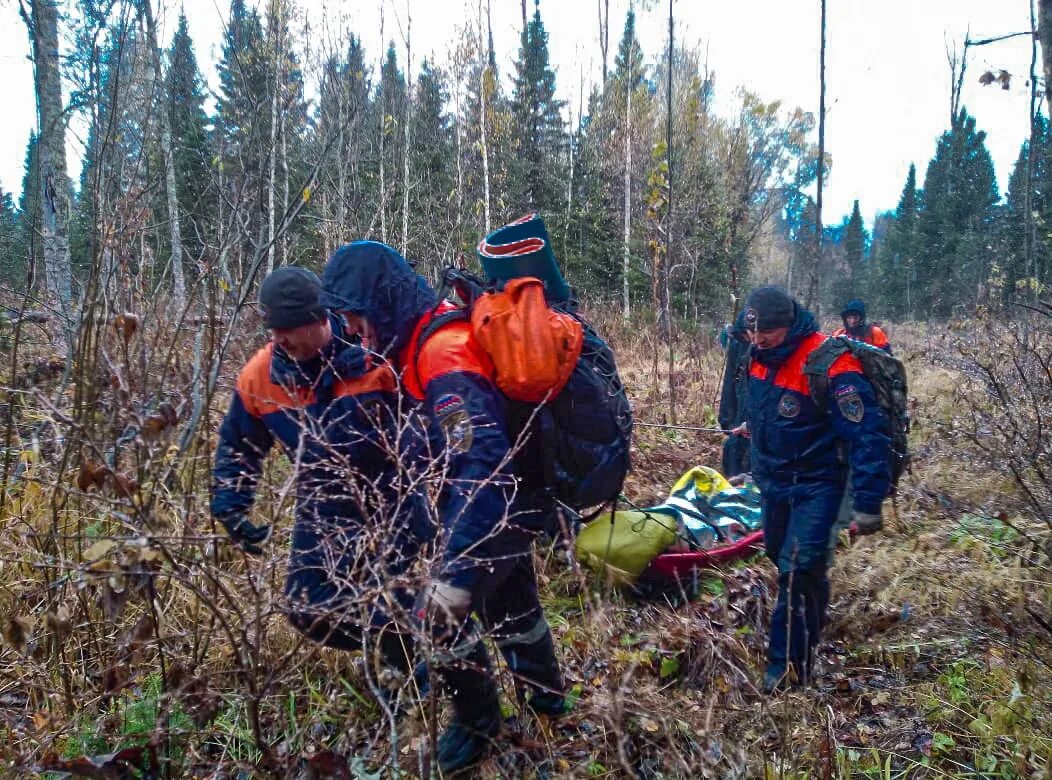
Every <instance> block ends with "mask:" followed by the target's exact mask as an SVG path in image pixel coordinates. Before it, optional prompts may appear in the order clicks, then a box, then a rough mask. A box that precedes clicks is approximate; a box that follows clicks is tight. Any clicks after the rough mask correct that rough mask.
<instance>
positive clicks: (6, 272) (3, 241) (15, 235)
mask: <svg viewBox="0 0 1052 780" xmlns="http://www.w3.org/2000/svg"><path fill="white" fill-rule="evenodd" d="M25 253H26V247H25V242H24V241H23V233H22V230H21V227H20V225H19V214H18V209H17V208H15V201H14V198H12V197H11V193H10V192H4V190H3V188H2V187H0V280H2V281H3V284H4V285H5V286H7V287H10V288H13V289H18V288H20V287H22V285H23V284H24V282H25Z"/></svg>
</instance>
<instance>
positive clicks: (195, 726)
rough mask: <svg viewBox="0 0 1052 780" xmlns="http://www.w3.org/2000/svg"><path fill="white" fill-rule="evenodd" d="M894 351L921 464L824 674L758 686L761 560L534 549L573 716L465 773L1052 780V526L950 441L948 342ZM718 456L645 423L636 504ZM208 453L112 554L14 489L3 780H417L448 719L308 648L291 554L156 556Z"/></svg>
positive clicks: (83, 526)
mask: <svg viewBox="0 0 1052 780" xmlns="http://www.w3.org/2000/svg"><path fill="white" fill-rule="evenodd" d="M892 336H893V339H894V340H895V343H896V346H897V347H898V348H899V353H900V354H901V355H902V356H903V357H904V359H905V360H906V363H907V366H908V368H909V371H910V377H911V397H912V398H913V399H914V428H913V440H912V446H913V450H914V453H915V461H914V464H913V469H912V473H910V474H908V475H906V476H905V477H904V479H903V484H902V485H901V488H900V492H899V495H898V498H897V500H896V502H895V507H894V508H893V509H892V508H891V507H890V506H889V507H888V512H887V521H886V525H885V531H884V532H883V533H882V534H881V535H879V536H876V537H870V538H865V539H862V540H860V541H858V542H857V543H855V544H854V545H853V546H850V547H845V548H843V549H841V550H839V551H838V553H837V555H836V562H835V565H834V567H833V569H832V573H831V578H832V583H833V598H832V603H831V606H830V623H829V626H828V629H827V631H826V635H825V638H824V642H823V644H822V646H821V651H820V652H821V657H820V661H819V669H818V672H819V675H818V680H817V683H816V685H815V686H814V687H813V688H810V689H807V690H801V691H794V692H791V693H787V694H784V695H780V696H776V697H765V696H763V695H761V694H760V693H759V692H758V690H757V683H758V680H759V678H760V675H761V673H762V670H763V653H764V647H765V641H766V640H765V638H766V630H767V621H768V617H769V612H770V608H771V604H772V602H773V571H772V567H771V566H770V565H769V564H768V563H767V562H766V561H765V560H764V559H762V558H757V559H754V560H753V561H750V562H746V563H743V564H740V565H736V566H734V567H732V568H730V569H729V570H727V571H722V572H713V573H711V574H710V575H706V576H704V577H702V578H701V580H700V582H699V587H698V589H697V590H698V592H697V593H696V594H692V595H691V597H690V598H684V597H683V595H684V594H680V595H679V596H678V597H675V598H670V597H654V598H650V599H640V598H634V597H632V596H630V595H628V594H625V593H622V592H619V591H617V590H612V589H610V588H608V587H606V586H605V585H604V584H603V583H602V582H599V581H597V580H596V579H594V578H593V577H592V576H591V575H589V574H588V573H587V572H585V573H583V574H582V573H581V572H580V571H578V570H577V569H576V568H574V567H572V566H570V565H568V564H567V562H566V560H565V557H564V556H563V555H562V554H560V553H558V552H556V551H554V550H551V549H542V550H539V552H538V564H539V570H540V577H541V585H542V597H543V602H544V605H545V608H546V611H547V614H548V616H549V620H550V622H551V624H552V626H553V630H554V632H555V634H556V638H557V642H558V647H559V655H560V657H561V660H562V662H563V664H564V670H565V673H566V676H567V678H568V683H569V684H570V685H571V686H572V691H573V693H572V697H571V698H572V699H573V708H572V710H571V711H570V712H569V713H568V714H567V715H566V716H565V717H563V718H561V719H559V720H557V721H548V720H547V719H546V718H540V719H537V718H533V717H527V716H526V715H525V714H524V713H519V712H517V711H516V708H515V705H514V702H513V697H512V696H507V697H506V714H507V715H508V716H509V721H508V724H507V728H506V729H505V732H504V738H503V739H502V740H501V742H500V745H499V749H498V750H496V751H494V754H493V756H492V757H491V758H489V759H488V760H487V761H486V762H485V763H484V764H483V765H481V766H480V767H479V769H478V770H477V776H480V777H487V778H488V777H509V778H512V777H634V776H635V777H645V778H680V777H699V776H700V777H750V778H751V777H765V778H774V777H779V778H810V777H819V778H832V777H856V776H857V777H879V778H900V777H901V778H905V777H911V778H913V777H933V778H934V777H962V778H963V777H996V778H1016V777H1018V778H1034V779H1036V778H1050V777H1052V768H1050V767H1052V633H1050V631H1049V628H1048V626H1047V625H1042V621H1045V622H1046V624H1047V621H1048V618H1049V616H1050V615H1052V589H1050V582H1052V578H1050V569H1049V566H1050V562H1049V560H1048V558H1047V550H1048V549H1049V545H1048V538H1049V534H1050V529H1049V528H1048V527H1046V526H1044V525H1043V524H1039V523H1037V522H1035V521H1033V520H1028V519H1027V517H1026V515H1025V513H1017V512H1016V507H1018V506H1020V504H1019V503H1018V502H1017V501H1015V500H1014V499H1013V494H1014V492H1015V491H1016V490H1017V488H1016V486H1015V485H1014V484H1013V482H1012V481H1011V479H1010V478H1009V477H1008V476H1007V475H1006V474H1004V473H1001V472H997V471H995V470H991V469H989V468H986V467H983V466H981V465H980V461H979V460H978V459H977V458H975V457H973V450H972V449H971V446H972V444H971V442H970V441H969V440H967V438H966V437H964V436H963V434H962V435H961V436H960V437H959V438H957V437H955V434H954V430H956V428H955V423H954V421H955V419H956V417H958V416H959V415H961V414H962V410H963V409H964V408H965V407H964V406H963V401H962V398H961V396H960V389H961V387H962V384H964V382H963V380H962V376H961V375H959V374H958V373H957V372H956V371H955V370H954V369H953V368H951V367H948V365H950V363H952V361H944V360H940V359H939V358H938V356H939V353H938V350H939V346H938V344H939V343H941V342H939V339H946V338H951V337H952V336H951V334H947V333H940V334H938V339H936V338H933V334H932V332H931V331H930V330H928V329H922V328H919V327H917V328H901V329H892ZM614 343H615V346H616V347H617V350H618V356H619V362H620V365H621V368H622V373H623V376H624V378H625V381H626V384H627V386H628V389H629V392H630V395H631V397H632V400H633V403H634V407H635V410H636V415H637V419H638V420H641V421H646V422H658V423H662V422H670V421H671V419H672V412H671V409H670V405H669V401H668V398H669V395H668V390H667V379H668V377H667V368H668V366H667V358H666V357H663V355H665V354H666V353H665V352H664V351H663V348H662V347H661V345H660V343H658V342H656V341H650V340H648V339H647V338H646V337H642V336H633V337H631V338H628V337H621V338H619V337H617V336H615V337H614ZM249 351H250V350H249ZM234 362H236V360H234ZM721 363H722V356H721V354H720V352H719V351H718V348H716V347H715V346H714V344H713V339H712V337H711V335H708V334H697V335H695V336H694V337H693V338H691V337H688V336H687V335H686V334H684V335H683V336H682V337H681V338H680V347H679V348H678V352H677V356H676V361H675V364H674V380H675V385H676V397H677V402H678V403H677V409H676V419H677V421H678V422H680V423H683V424H693V425H711V424H713V422H714V415H713V406H714V403H715V401H716V398H717V389H718V386H719V380H720V371H721V368H722V366H721ZM231 370H232V371H233V368H231ZM40 414H43V412H40ZM720 443H721V442H720V439H719V437H713V436H712V435H709V434H702V433H692V432H689V431H677V430H674V429H661V428H643V427H640V428H637V433H636V442H635V453H634V455H635V460H634V470H633V473H632V474H631V476H630V478H629V480H628V483H627V485H626V488H625V491H626V495H627V496H628V497H629V498H630V499H631V500H633V501H634V502H636V503H638V504H641V505H647V504H650V503H654V502H656V501H657V500H659V499H661V498H663V497H664V495H665V494H666V493H667V490H668V488H669V486H670V485H671V484H672V482H673V481H674V479H675V478H676V477H678V476H679V475H680V474H682V473H683V472H684V471H686V470H687V469H688V468H690V467H692V466H694V465H699V464H700V465H713V466H717V465H718V463H719V447H720ZM162 449H163V448H162ZM166 457H170V450H169V451H168V455H167V456H166ZM207 462H208V454H207V453H202V454H200V455H198V456H196V457H195V458H188V459H187V461H186V462H185V463H182V464H177V465H178V469H177V471H178V473H179V474H180V476H181V478H183V479H184V480H187V481H188V483H189V484H193V485H194V486H195V488H194V490H195V491H196V492H195V494H194V495H193V496H182V495H167V494H161V495H160V497H159V498H157V499H156V501H157V502H158V503H159V504H163V505H164V506H165V507H166V511H168V512H169V514H170V517H171V519H169V520H168V521H167V524H166V525H165V527H164V532H163V533H162V532H159V531H157V530H156V529H154V531H153V533H152V535H151V539H150V540H149V541H137V539H138V538H141V534H134V533H131V532H126V533H125V536H126V538H122V539H117V540H116V541H115V540H114V534H113V532H112V529H113V528H117V527H120V528H125V529H126V528H127V527H128V522H127V517H126V513H127V511H128V509H127V507H126V506H124V505H122V504H121V500H120V497H119V496H117V497H115V498H114V499H112V501H111V502H110V504H109V510H105V509H100V508H99V507H100V504H99V503H98V500H96V501H95V503H89V502H87V501H83V502H82V503H81V504H78V505H77V506H78V507H80V508H79V509H78V510H77V511H78V512H79V513H80V514H79V515H78V517H77V526H76V528H77V535H76V537H77V538H76V539H73V536H74V535H73V534H69V533H65V534H62V536H63V538H66V537H68V538H69V539H71V540H72V541H68V542H63V543H62V544H61V545H59V547H58V549H56V548H55V546H54V545H53V544H52V546H50V547H49V546H47V545H46V544H44V543H43V542H42V541H41V539H42V538H44V536H46V533H45V532H46V531H47V530H48V529H49V528H50V529H51V531H52V532H53V533H54V532H55V531H56V529H58V530H59V531H63V530H68V528H69V526H68V523H69V522H71V521H70V519H69V518H70V517H71V516H72V515H71V514H70V513H72V512H73V511H74V510H73V509H71V508H70V507H69V506H65V505H64V506H65V508H64V510H63V511H64V512H65V513H66V514H64V515H62V517H63V518H65V519H64V520H62V521H61V522H60V520H57V519H56V518H58V517H59V512H58V511H57V510H54V509H53V508H54V506H56V504H55V498H54V494H53V493H52V492H49V491H48V490H47V487H46V485H45V481H44V480H43V479H39V480H38V481H34V479H33V475H34V473H36V474H38V475H39V474H42V473H43V472H44V464H40V465H37V466H32V465H31V466H30V467H29V468H28V469H27V472H26V473H24V474H23V478H22V480H21V482H20V483H19V484H17V485H15V486H13V487H11V488H10V489H9V490H8V492H7V495H6V497H5V504H4V506H3V508H2V509H0V514H2V517H0V539H2V541H0V548H2V549H0V602H2V603H0V607H2V612H0V619H2V621H3V624H4V632H3V633H4V640H5V642H4V645H3V649H2V650H0V758H2V759H3V761H4V764H5V766H6V767H7V769H6V770H5V771H4V774H5V776H39V775H41V774H44V775H47V776H52V777H59V776H62V775H63V773H70V772H72V773H74V774H77V773H79V775H78V776H91V777H106V778H117V777H161V776H168V777H216V778H219V777H222V778H228V777H229V778H234V777H257V776H258V777H293V778H299V777H302V778H309V777H316V778H322V777H332V778H352V777H353V778H380V777H393V776H395V774H396V771H395V770H394V767H395V766H397V767H399V769H398V772H397V774H400V776H406V777H413V776H420V774H421V771H422V767H425V766H426V765H427V762H426V759H425V756H426V754H427V753H428V749H429V745H430V739H429V734H430V733H432V731H433V722H434V721H435V720H436V719H437V720H438V721H439V722H440V721H441V718H442V713H441V711H438V712H437V713H436V711H435V708H434V707H431V706H429V705H431V704H433V703H434V701H435V700H434V698H433V697H432V698H430V699H428V700H427V701H426V702H425V703H424V704H423V705H420V706H413V707H409V708H408V709H407V711H406V712H405V713H403V714H402V716H401V717H400V718H399V719H397V721H396V725H395V729H394V731H392V730H391V728H390V724H391V722H392V719H391V718H389V717H388V716H387V715H386V714H385V713H384V712H382V711H381V710H380V709H379V708H378V707H377V706H376V704H375V703H374V701H373V700H372V698H371V697H370V696H369V695H368V693H367V681H366V680H365V679H364V678H363V673H362V664H361V662H360V661H357V660H356V659H355V658H354V657H352V656H349V655H348V654H343V653H338V652H335V651H329V650H317V649H315V648H311V647H309V646H306V645H303V644H301V643H298V642H297V641H296V639H295V638H294V634H293V632H292V631H291V630H290V629H289V628H288V627H287V626H286V624H285V623H284V621H283V619H282V618H281V616H280V614H278V613H277V610H276V609H274V608H273V605H274V603H275V601H276V599H277V598H278V595H279V594H280V588H281V584H282V583H281V574H282V567H283V557H282V556H283V553H282V552H276V553H275V555H274V558H273V560H271V561H269V562H267V563H265V564H259V565H258V566H259V568H258V569H249V566H252V565H255V564H250V563H248V562H245V561H244V560H243V559H236V560H235V559H234V557H233V556H229V555H226V554H225V553H223V552H222V551H223V549H224V546H217V545H214V544H211V545H207V544H205V545H200V550H201V552H200V553H199V554H194V555H191V554H189V553H185V554H183V553H181V552H178V551H174V550H175V544H176V543H175V542H174V541H173V542H170V543H168V544H167V546H166V544H165V543H163V541H162V540H163V539H173V540H174V539H178V540H180V541H179V544H182V545H184V546H186V548H187V549H189V547H190V546H192V545H193V541H194V539H195V538H196V535H197V534H200V532H201V529H202V528H204V527H205V524H206V523H207V519H206V517H205V514H204V513H205V504H204V498H203V497H204V494H205V487H204V486H205V485H206V482H207V479H206V473H207ZM49 467H50V468H52V469H54V470H55V471H56V473H67V472H69V471H70V470H74V471H75V469H74V467H73V465H70V464H67V463H63V464H62V466H59V465H57V464H50V466H49ZM62 468H65V470H66V472H62V471H61V469H62ZM195 469H196V472H195ZM140 481H141V482H142V483H143V484H142V486H141V488H139V489H141V490H143V491H145V490H146V489H147V485H146V482H145V481H143V480H140ZM117 492H118V493H119V491H117ZM81 498H82V497H81ZM78 500H79V499H78ZM135 500H138V501H141V500H142V499H135ZM133 503H134V502H133ZM286 503H287V502H286ZM122 507H123V508H122ZM275 511H276V513H278V510H275ZM284 511H285V514H286V515H287V514H288V511H287V509H286V510H284ZM122 512H123V513H125V514H122ZM92 513H95V514H92ZM122 517H123V518H124V520H123V521H122V520H121V518H122ZM115 518H116V519H115ZM107 529H109V530H107ZM182 549H183V548H179V550H182ZM208 567H212V568H208ZM144 573H145V574H144ZM210 589H211V590H210ZM56 594H61V595H60V596H58V595H56ZM217 594H218V595H217ZM223 594H225V595H223ZM279 666H280V670H281V671H280V674H278V673H277V672H276V671H275V670H276V669H278V668H279ZM504 683H505V690H506V692H510V691H512V690H513V687H512V685H511V683H510V680H508V679H506V674H505V679H504ZM429 726H430V728H429ZM260 742H265V743H266V745H267V747H266V749H265V750H263V751H261V750H260V749H259V743H260Z"/></svg>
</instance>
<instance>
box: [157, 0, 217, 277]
mask: <svg viewBox="0 0 1052 780" xmlns="http://www.w3.org/2000/svg"><path fill="white" fill-rule="evenodd" d="M165 81H166V97H167V108H168V114H169V117H170V121H171V128H172V158H173V162H174V167H175V182H176V192H177V193H178V202H179V212H180V217H181V219H180V232H181V233H182V238H183V248H184V250H185V252H186V254H187V256H188V257H187V258H186V259H187V260H188V261H190V262H195V261H199V260H200V258H201V255H202V254H203V252H204V249H205V246H206V245H207V243H208V240H209V238H210V237H213V236H214V230H215V217H216V205H217V204H216V200H217V197H216V189H215V183H214V177H215V169H214V167H213V165H212V160H213V158H214V157H215V151H214V150H213V147H212V139H211V137H210V134H209V130H208V116H207V114H206V113H205V91H204V82H203V79H202V77H201V71H200V70H199V69H198V65H197V57H196V56H195V54H194V44H193V41H192V40H191V38H190V32H189V29H188V27H187V21H186V14H185V13H180V14H179V24H178V26H177V27H176V30H175V35H174V36H173V37H172V44H171V46H170V47H169V49H168V72H167V75H166V79H165Z"/></svg>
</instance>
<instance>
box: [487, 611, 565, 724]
mask: <svg viewBox="0 0 1052 780" xmlns="http://www.w3.org/2000/svg"><path fill="white" fill-rule="evenodd" d="M501 652H502V653H503V654H504V659H505V660H506V661H507V662H508V668H509V669H510V670H511V672H512V674H513V675H515V687H516V689H517V690H518V692H519V701H520V702H522V703H523V704H525V705H526V706H527V707H529V708H530V709H531V710H533V712H535V713H536V714H538V715H547V716H549V717H552V718H557V717H559V716H560V715H563V714H565V712H566V698H565V696H564V695H563V694H564V687H563V678H562V674H560V672H559V661H558V660H557V659H556V657H555V641H554V640H553V639H552V633H551V631H550V630H545V632H544V636H542V637H541V638H540V639H538V640H537V641H536V642H532V643H530V644H517V643H515V644H512V643H507V644H502V645H501Z"/></svg>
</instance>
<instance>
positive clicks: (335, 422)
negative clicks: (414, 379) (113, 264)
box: [211, 267, 431, 683]
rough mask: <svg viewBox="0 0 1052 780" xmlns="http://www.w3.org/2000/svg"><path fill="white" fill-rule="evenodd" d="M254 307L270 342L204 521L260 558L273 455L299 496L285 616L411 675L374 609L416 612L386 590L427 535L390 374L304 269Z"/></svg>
mask: <svg viewBox="0 0 1052 780" xmlns="http://www.w3.org/2000/svg"><path fill="white" fill-rule="evenodd" d="M259 304H260V308H261V310H262V315H263V323H264V325H265V326H266V327H267V329H268V330H270V332H271V337H272V340H271V341H270V342H269V343H268V344H267V345H266V346H264V347H263V348H262V349H261V350H259V351H258V352H257V353H256V354H255V355H254V356H253V357H252V359H251V360H249V361H248V363H247V364H246V365H245V367H244V368H243V369H242V370H241V373H240V374H239V376H238V379H237V387H236V389H235V391H234V393H233V396H232V397H231V400H230V408H229V410H228V411H227V414H226V417H225V418H224V420H223V423H222V425H221V426H220V429H219V442H218V445H217V447H216V459H215V468H214V470H213V487H212V503H211V509H212V514H213V516H214V517H215V518H216V519H217V520H219V521H220V522H221V523H222V524H223V526H224V527H225V528H226V530H227V533H228V534H229V536H230V538H231V540H232V541H233V542H234V543H235V544H237V546H238V547H240V548H241V549H242V550H243V551H244V552H246V553H249V554H251V555H260V554H262V552H263V546H264V544H265V543H266V542H267V540H268V539H269V538H270V526H269V525H262V524H257V523H255V522H253V520H252V515H251V510H252V505H253V503H254V502H255V492H256V485H257V484H258V482H259V479H260V476H261V474H262V471H263V462H264V460H265V459H266V456H267V453H268V452H269V451H270V450H271V449H272V448H273V447H274V445H275V444H277V445H279V446H280V448H281V449H282V450H284V451H285V452H286V453H287V454H288V455H289V460H290V461H292V465H293V469H294V475H295V476H294V479H295V484H296V489H295V495H296V497H297V501H296V508H295V516H296V522H295V526H294V528H293V530H292V551H291V554H290V556H289V564H288V577H287V579H286V584H285V597H286V599H287V602H286V603H285V604H283V605H282V606H283V609H284V611H285V613H286V615H287V616H288V618H289V621H290V622H291V623H292V625H293V626H294V627H295V628H296V629H298V630H299V631H301V632H302V633H303V634H305V635H306V636H307V637H309V638H310V639H312V640H314V641H316V642H320V643H322V644H325V645H327V646H329V647H334V648H337V649H341V650H358V649H364V650H366V651H367V652H366V657H372V655H373V654H372V652H371V651H372V650H373V649H378V650H379V656H380V658H381V659H382V660H383V662H384V663H385V664H386V665H387V666H389V667H393V668H395V669H397V670H399V671H401V672H403V673H405V674H407V675H408V673H409V672H410V671H412V669H413V662H412V659H413V651H412V645H411V639H410V638H409V637H408V636H404V635H401V634H398V633H396V632H395V631H394V630H393V628H392V620H391V618H390V617H389V608H387V607H385V608H381V607H380V605H379V602H380V601H382V600H383V599H384V598H385V597H386V596H392V597H393V598H392V599H391V601H390V602H387V603H392V602H393V603H398V604H399V605H400V606H401V607H402V608H403V609H406V610H408V609H409V608H411V607H412V598H411V597H410V594H409V593H408V592H406V591H404V590H399V589H393V588H389V587H385V585H386V583H387V582H388V581H390V580H391V579H392V578H394V577H397V576H398V575H400V574H402V573H404V572H405V570H406V569H407V568H408V566H409V565H410V564H411V563H412V562H413V561H414V560H415V559H416V558H417V557H418V555H419V547H420V543H421V542H423V541H426V539H427V538H428V536H429V535H430V533H431V531H430V524H429V522H428V519H427V508H426V505H425V503H424V501H423V496H422V495H418V493H419V491H418V490H416V489H415V488H412V487H407V486H406V480H405V479H402V478H401V476H402V475H401V472H399V470H398V464H399V463H401V462H410V461H411V460H412V459H413V458H414V457H416V455H415V452H414V451H412V449H411V448H412V446H413V444H412V437H410V436H401V435H399V434H400V433H402V431H400V430H399V426H398V417H397V409H398V408H399V405H398V393H397V379H396V377H395V375H394V372H393V371H392V370H391V369H390V367H388V366H387V365H386V364H385V365H379V366H377V367H371V366H370V360H369V355H368V352H367V350H366V348H365V347H363V346H362V345H361V344H360V343H358V341H357V339H356V338H353V337H352V334H349V333H348V332H347V331H346V328H345V326H344V323H343V321H342V320H341V319H340V318H339V317H338V316H336V315H335V314H331V313H330V312H329V311H328V309H326V308H325V307H324V306H323V305H322V300H321V282H320V280H319V279H318V277H317V276H316V275H315V274H314V273H312V272H311V271H308V270H307V269H305V268H295V267H284V268H278V269H277V270H275V271H274V272H273V273H271V274H269V275H268V276H267V277H266V279H264V280H263V283H262V284H261V285H260V288H259ZM391 442H395V443H394V444H391ZM395 506H397V507H399V511H398V513H397V514H395V513H392V512H390V508H391V507H395ZM392 591H393V592H392ZM378 593H382V594H383V596H382V597H381V596H378V595H376V594H378ZM418 683H419V681H418Z"/></svg>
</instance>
